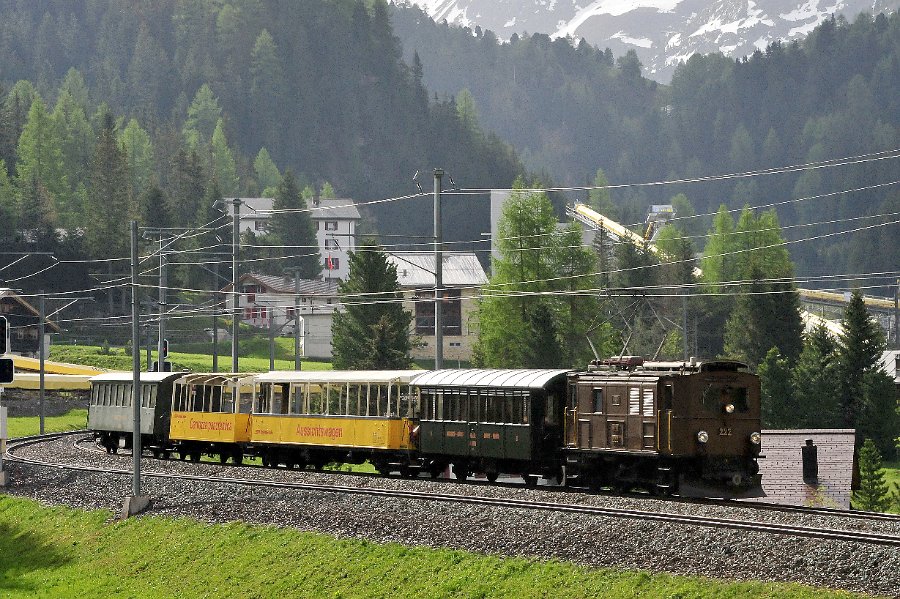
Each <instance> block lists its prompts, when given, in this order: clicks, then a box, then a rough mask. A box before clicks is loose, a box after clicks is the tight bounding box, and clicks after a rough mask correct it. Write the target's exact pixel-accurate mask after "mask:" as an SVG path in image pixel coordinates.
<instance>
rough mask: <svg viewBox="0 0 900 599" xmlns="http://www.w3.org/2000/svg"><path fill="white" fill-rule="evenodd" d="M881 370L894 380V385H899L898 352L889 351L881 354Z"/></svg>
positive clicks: (899, 353) (899, 351)
mask: <svg viewBox="0 0 900 599" xmlns="http://www.w3.org/2000/svg"><path fill="white" fill-rule="evenodd" d="M881 368H882V370H884V372H885V374H887V375H888V376H889V377H891V378H892V379H894V383H895V384H897V385H900V350H896V349H889V350H888V351H886V352H884V353H883V354H881Z"/></svg>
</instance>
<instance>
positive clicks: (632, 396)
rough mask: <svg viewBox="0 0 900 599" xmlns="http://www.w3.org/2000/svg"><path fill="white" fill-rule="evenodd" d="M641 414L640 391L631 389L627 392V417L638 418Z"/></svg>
mask: <svg viewBox="0 0 900 599" xmlns="http://www.w3.org/2000/svg"><path fill="white" fill-rule="evenodd" d="M640 413H641V390H640V389H636V388H634V387H632V388H631V389H629V390H628V415H629V416H638V415H640Z"/></svg>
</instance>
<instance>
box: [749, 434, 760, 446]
mask: <svg viewBox="0 0 900 599" xmlns="http://www.w3.org/2000/svg"><path fill="white" fill-rule="evenodd" d="M750 442H751V443H753V444H754V445H759V444H760V443H761V442H762V435H760V434H759V433H750Z"/></svg>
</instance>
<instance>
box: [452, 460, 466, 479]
mask: <svg viewBox="0 0 900 599" xmlns="http://www.w3.org/2000/svg"><path fill="white" fill-rule="evenodd" d="M453 476H454V477H455V478H456V480H466V479H467V478H468V477H469V467H468V466H467V465H466V464H462V463H457V464H453Z"/></svg>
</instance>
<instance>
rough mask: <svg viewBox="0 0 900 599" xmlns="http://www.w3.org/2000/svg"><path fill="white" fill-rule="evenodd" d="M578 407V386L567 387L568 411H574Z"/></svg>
mask: <svg viewBox="0 0 900 599" xmlns="http://www.w3.org/2000/svg"><path fill="white" fill-rule="evenodd" d="M577 406H578V386H577V385H569V409H570V410H572V411H574V410H575V409H576V407H577Z"/></svg>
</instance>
